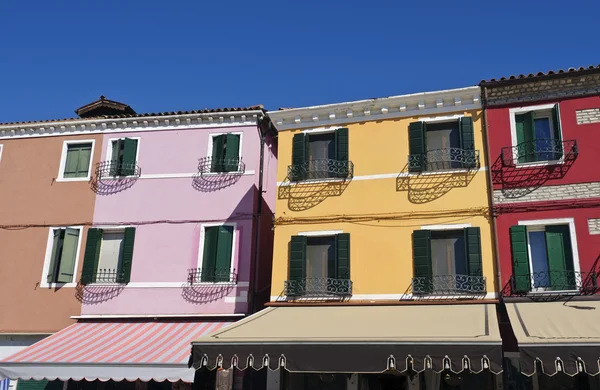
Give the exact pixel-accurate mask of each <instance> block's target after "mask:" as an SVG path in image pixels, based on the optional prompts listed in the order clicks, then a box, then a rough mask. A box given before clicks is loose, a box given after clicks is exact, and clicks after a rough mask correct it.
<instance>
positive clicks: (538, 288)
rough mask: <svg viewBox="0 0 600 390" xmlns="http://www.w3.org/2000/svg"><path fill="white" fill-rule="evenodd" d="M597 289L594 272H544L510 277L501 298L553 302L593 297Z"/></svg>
mask: <svg viewBox="0 0 600 390" xmlns="http://www.w3.org/2000/svg"><path fill="white" fill-rule="evenodd" d="M598 291H600V288H599V287H598V274H597V273H596V272H577V271H570V270H567V271H544V272H533V273H530V274H525V275H511V277H510V279H509V281H508V283H507V284H506V286H505V287H504V288H503V289H502V296H503V297H523V296H526V297H527V298H530V299H532V300H536V299H539V300H554V299H561V298H564V297H571V296H581V295H594V294H596V293H597V292H598Z"/></svg>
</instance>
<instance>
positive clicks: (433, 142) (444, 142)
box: [426, 125, 461, 170]
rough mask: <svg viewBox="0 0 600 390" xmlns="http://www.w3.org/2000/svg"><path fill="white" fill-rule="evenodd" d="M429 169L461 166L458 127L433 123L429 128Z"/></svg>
mask: <svg viewBox="0 0 600 390" xmlns="http://www.w3.org/2000/svg"><path fill="white" fill-rule="evenodd" d="M426 138H427V163H428V167H427V169H428V170H440V169H450V168H460V167H461V160H460V153H459V150H458V149H459V148H460V136H459V134H458V129H457V128H440V125H432V126H430V127H428V130H427V136H426Z"/></svg>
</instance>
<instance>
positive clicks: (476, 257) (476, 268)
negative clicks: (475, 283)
mask: <svg viewBox="0 0 600 390" xmlns="http://www.w3.org/2000/svg"><path fill="white" fill-rule="evenodd" d="M464 232H465V244H466V245H465V248H466V249H467V251H466V252H467V269H468V271H469V276H483V271H482V265H481V263H482V261H481V231H480V229H479V227H468V228H465V230H464Z"/></svg>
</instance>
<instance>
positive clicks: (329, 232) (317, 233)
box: [298, 230, 344, 237]
mask: <svg viewBox="0 0 600 390" xmlns="http://www.w3.org/2000/svg"><path fill="white" fill-rule="evenodd" d="M341 233H344V231H343V230H315V231H310V232H298V235H299V236H305V237H325V236H335V235H336V234H341Z"/></svg>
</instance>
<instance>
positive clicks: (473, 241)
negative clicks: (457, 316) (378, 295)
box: [413, 227, 486, 294]
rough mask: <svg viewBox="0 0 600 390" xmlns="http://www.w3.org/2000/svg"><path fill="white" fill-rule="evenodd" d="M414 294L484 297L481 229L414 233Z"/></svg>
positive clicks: (470, 228)
mask: <svg viewBox="0 0 600 390" xmlns="http://www.w3.org/2000/svg"><path fill="white" fill-rule="evenodd" d="M413 275H414V277H413V294H423V293H432V292H436V293H460V292H472V293H485V292H486V287H485V282H484V279H483V274H482V266H481V233H480V229H479V228H478V227H467V228H464V229H460V230H458V229H457V230H433V231H432V230H415V231H414V232H413Z"/></svg>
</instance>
